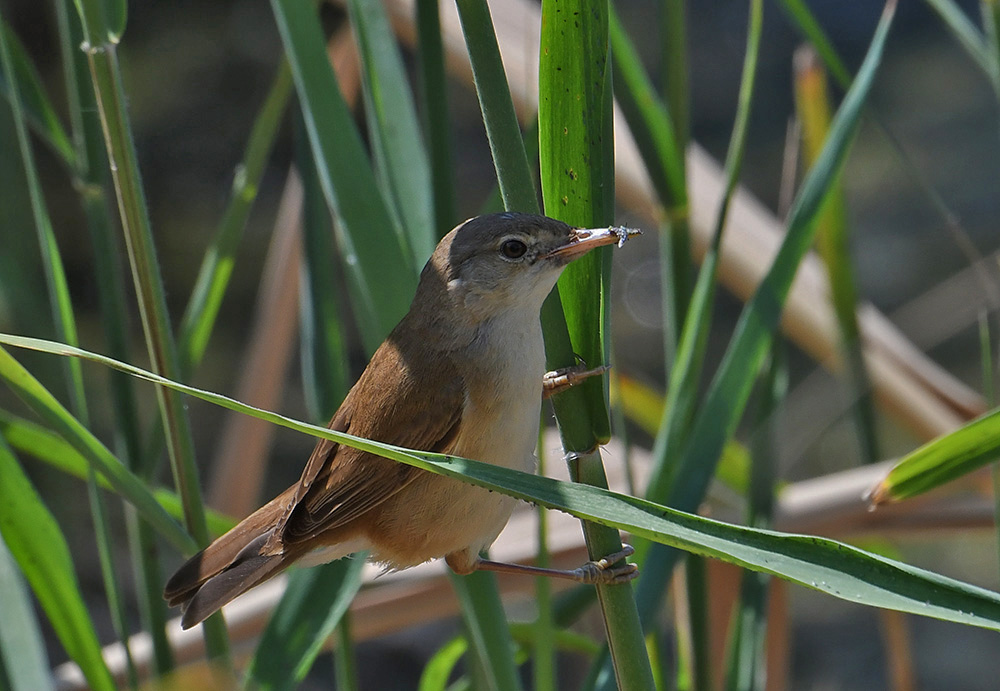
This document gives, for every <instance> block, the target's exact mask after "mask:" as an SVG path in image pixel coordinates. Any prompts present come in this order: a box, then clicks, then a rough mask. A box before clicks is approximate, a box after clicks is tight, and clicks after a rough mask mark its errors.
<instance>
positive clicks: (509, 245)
mask: <svg viewBox="0 0 1000 691" xmlns="http://www.w3.org/2000/svg"><path fill="white" fill-rule="evenodd" d="M527 251H528V246H527V245H525V244H524V243H523V242H521V241H520V240H505V241H504V243H503V244H502V245H500V254H502V255H503V256H505V257H506V258H507V259H520V258H521V257H523V256H524V253H525V252H527Z"/></svg>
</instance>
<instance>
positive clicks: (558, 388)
mask: <svg viewBox="0 0 1000 691" xmlns="http://www.w3.org/2000/svg"><path fill="white" fill-rule="evenodd" d="M609 369H611V365H601V366H600V367H593V368H588V367H587V364H586V363H580V364H579V365H573V366H572V367H563V368H562V369H557V370H553V371H552V372H546V373H545V375H544V376H543V377H542V398H549V397H550V396H555V395H556V394H557V393H562V392H563V391H565V390H566V389H568V388H570V387H572V386H576V385H577V384H579V383H580V382H582V381H584V380H586V379H589V378H590V377H597V376H600V375H602V374H604V373H605V372H607V371H608V370H609Z"/></svg>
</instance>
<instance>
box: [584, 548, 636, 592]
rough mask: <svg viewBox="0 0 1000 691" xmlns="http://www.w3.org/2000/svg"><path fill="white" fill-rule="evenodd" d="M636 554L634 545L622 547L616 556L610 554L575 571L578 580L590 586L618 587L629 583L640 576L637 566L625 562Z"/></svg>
mask: <svg viewBox="0 0 1000 691" xmlns="http://www.w3.org/2000/svg"><path fill="white" fill-rule="evenodd" d="M633 554H635V548H634V547H632V545H628V544H626V545H622V549H621V550H620V551H618V552H615V553H614V554H609V555H607V556H606V557H603V558H601V559H595V560H594V561H588V562H587V563H586V564H584V565H583V566H581V567H579V568H577V569H574V570H573V573H574V574H576V576H577V579H578V580H579V581H580V582H581V583H587V584H589V585H618V584H621V583H628V582H629V581H631V580H633V579H634V578H637V577H638V576H639V567H638V566H636V565H635V564H629V563H627V562H625V563H622V564H619V565H618V566H615V564H618V563H619V562H624V560H625V559H626V558H627V557H630V556H632V555H633Z"/></svg>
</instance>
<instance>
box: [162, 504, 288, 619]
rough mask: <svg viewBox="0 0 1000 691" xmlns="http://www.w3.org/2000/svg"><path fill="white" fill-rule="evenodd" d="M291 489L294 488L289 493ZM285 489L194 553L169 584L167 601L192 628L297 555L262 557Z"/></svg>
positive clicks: (165, 589) (282, 568)
mask: <svg viewBox="0 0 1000 691" xmlns="http://www.w3.org/2000/svg"><path fill="white" fill-rule="evenodd" d="M289 491H291V490H289ZM289 491H286V492H284V493H282V494H281V495H279V496H278V497H276V498H275V499H273V500H272V501H270V502H269V503H267V504H265V505H264V506H262V507H261V508H260V509H258V510H257V511H255V512H254V513H253V514H251V515H250V516H248V517H247V518H246V519H244V520H243V521H242V522H240V524H239V525H237V526H236V527H235V528H233V529H232V530H230V531H229V532H228V533H226V534H225V535H223V536H222V537H220V538H219V539H218V540H216V541H215V542H213V543H212V544H211V545H209V546H208V547H206V548H205V549H204V550H202V551H201V552H199V553H198V554H196V555H194V556H193V557H191V559H189V560H188V561H187V562H186V563H185V564H184V565H183V566H181V567H180V568H179V569H178V570H177V572H176V573H175V574H174V575H173V576H171V578H170V580H169V581H167V585H166V587H165V588H164V591H163V597H164V599H166V601H167V604H168V605H170V606H171V607H174V606H177V605H180V606H181V610H182V612H183V617H182V618H181V626H182V627H183V628H185V629H189V628H191V627H192V626H194V625H195V624H198V623H200V622H202V621H204V620H205V619H206V618H207V617H208V616H209V615H210V614H212V613H213V612H215V611H216V610H218V609H219V608H221V607H222V606H223V605H225V604H226V603H228V602H230V601H231V600H233V599H235V598H236V597H237V596H239V595H242V594H243V593H245V592H246V591H248V590H249V589H250V588H253V587H254V586H256V585H260V584H261V583H263V582H264V581H266V580H268V579H269V578H272V577H274V576H276V575H277V574H279V573H281V572H282V571H283V570H285V569H286V568H288V566H289V565H290V564H291V563H292V562H293V561H295V559H296V558H297V557H298V556H300V555H299V554H298V553H295V554H292V553H282V554H275V555H266V556H265V555H261V553H260V552H261V548H262V547H263V546H264V544H265V543H266V542H267V540H268V538H269V537H271V534H272V532H273V530H274V527H275V525H276V524H277V522H278V519H279V517H280V516H281V513H282V510H283V508H284V506H285V505H286V503H287V500H288V499H289V498H290V497H286V495H288V494H289Z"/></svg>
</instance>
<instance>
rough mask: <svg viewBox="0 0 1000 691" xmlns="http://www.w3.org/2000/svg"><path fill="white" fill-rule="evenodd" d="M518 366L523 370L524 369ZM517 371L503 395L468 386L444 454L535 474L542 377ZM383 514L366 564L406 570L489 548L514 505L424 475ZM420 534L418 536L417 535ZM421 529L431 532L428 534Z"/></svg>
mask: <svg viewBox="0 0 1000 691" xmlns="http://www.w3.org/2000/svg"><path fill="white" fill-rule="evenodd" d="M523 364H524V363H522V365H523ZM541 369H542V366H541V365H540V364H539V365H538V366H537V369H536V368H535V367H531V366H530V365H529V366H528V367H527V368H522V369H520V370H519V371H518V372H517V376H515V377H507V378H505V379H503V381H505V383H506V386H504V387H499V388H498V387H490V388H487V387H485V386H484V387H477V386H476V385H474V384H473V385H470V387H469V396H468V400H467V402H466V406H465V410H464V411H463V414H462V423H461V428H460V430H459V433H458V436H457V438H456V439H455V441H454V443H453V444H452V446H451V448H449V449H448V450H447V453H448V454H450V455H454V456H461V457H463V458H470V459H473V460H476V461H481V462H484V463H490V464H492V465H498V466H503V467H506V468H511V469H515V470H520V471H522V472H528V473H531V472H534V471H535V465H536V461H535V455H534V451H535V445H536V443H537V440H538V426H539V417H540V412H541V375H540V374H539V373H538V372H539V370H541ZM391 501H392V503H393V510H391V511H384V512H382V517H383V520H381V521H380V525H379V527H378V532H379V535H378V537H377V538H376V539H373V540H372V542H373V543H374V544H376V545H378V548H377V549H376V552H375V553H374V554H373V555H372V557H373V559H375V560H376V561H380V562H382V563H385V564H387V565H388V566H390V567H391V568H406V567H408V566H413V565H416V564H419V563H422V562H425V561H427V560H429V559H434V558H438V557H443V556H445V555H447V554H451V553H453V552H459V551H467V552H469V553H470V554H471V555H476V554H478V553H479V552H480V551H481V550H483V549H485V548H487V547H489V546H490V545H491V544H492V543H493V541H494V540H495V539H496V537H497V535H499V534H500V531H501V530H503V528H504V526H505V525H506V524H507V520H508V519H509V518H510V514H511V512H512V511H513V510H514V507H515V506H516V504H517V500H516V499H513V498H511V497H508V496H506V495H503V494H500V493H498V492H491V491H489V490H486V489H483V488H481V487H476V486H473V485H470V484H468V483H464V482H461V481H460V480H455V479H451V478H447V477H443V476H440V475H434V474H431V473H423V474H421V475H420V477H419V478H418V479H416V480H414V481H413V482H412V483H411V484H409V485H408V486H407V487H406V488H404V489H403V490H401V491H400V492H399V493H398V494H396V495H395V496H394V497H393V498H392V500H391ZM422 526H423V528H422ZM426 526H433V529H431V530H427V529H426V528H425V527H426Z"/></svg>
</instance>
